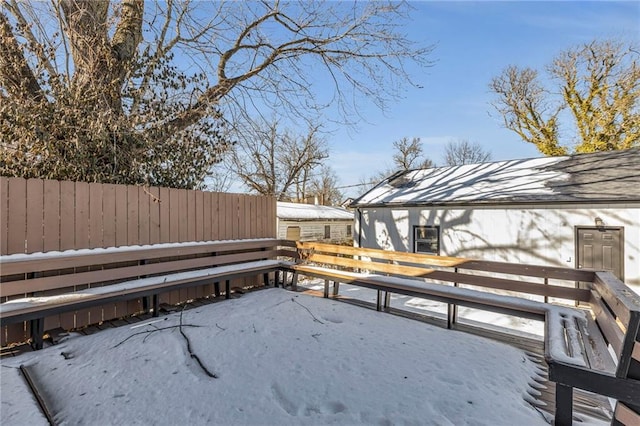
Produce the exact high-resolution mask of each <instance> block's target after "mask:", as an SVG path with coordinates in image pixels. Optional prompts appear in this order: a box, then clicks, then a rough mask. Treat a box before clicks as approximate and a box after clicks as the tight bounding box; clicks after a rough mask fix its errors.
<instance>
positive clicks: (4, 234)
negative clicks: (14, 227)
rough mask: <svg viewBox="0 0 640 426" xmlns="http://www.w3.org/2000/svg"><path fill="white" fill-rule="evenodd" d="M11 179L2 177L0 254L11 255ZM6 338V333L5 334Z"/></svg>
mask: <svg viewBox="0 0 640 426" xmlns="http://www.w3.org/2000/svg"><path fill="white" fill-rule="evenodd" d="M8 214H9V178H7V177H4V176H0V254H9V247H8V246H7V244H8V241H9V235H8V233H9V227H8V225H9V220H8V219H7V218H8ZM3 336H4V333H3Z"/></svg>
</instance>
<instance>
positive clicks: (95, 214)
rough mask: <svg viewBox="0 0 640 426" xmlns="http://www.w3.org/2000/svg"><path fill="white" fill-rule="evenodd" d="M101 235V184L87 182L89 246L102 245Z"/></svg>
mask: <svg viewBox="0 0 640 426" xmlns="http://www.w3.org/2000/svg"><path fill="white" fill-rule="evenodd" d="M103 243H104V239H103V235H102V184H100V183H90V184H89V247H90V248H96V247H104V244H103Z"/></svg>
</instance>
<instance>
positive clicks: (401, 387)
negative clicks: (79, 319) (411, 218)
mask: <svg viewBox="0 0 640 426" xmlns="http://www.w3.org/2000/svg"><path fill="white" fill-rule="evenodd" d="M346 290H347V289H345V291H346ZM406 302H408V301H405V303H406ZM414 302H415V301H414ZM181 323H182V327H180V324H181ZM183 333H184V334H183ZM187 338H188V339H187ZM187 342H189V345H188V344H187ZM190 352H191V353H193V354H195V355H196V357H197V358H194V357H192V356H190ZM198 360H200V361H201V363H202V366H200V365H199V364H198V362H197V361H198ZM20 365H25V366H27V368H28V369H29V371H30V372H31V374H32V375H33V377H34V379H35V381H36V382H37V383H38V385H39V386H40V388H41V389H42V393H43V395H44V397H45V400H46V402H47V404H48V405H49V406H50V408H51V410H52V411H53V412H54V413H55V420H56V422H58V423H60V424H68V425H79V424H87V425H98V424H99V425H104V424H117V425H122V424H127V425H134V424H158V425H176V424H189V425H200V424H218V425H311V424H313V425H317V424H340V425H345V424H346V425H392V424H403V425H404V424H416V425H418V424H419V425H431V424H433V425H514V424H517V425H532V426H533V425H544V424H547V423H546V421H545V419H544V417H543V416H542V415H541V414H540V413H539V412H538V411H536V410H535V409H534V408H532V407H531V406H530V405H529V404H527V403H526V402H525V400H524V396H525V395H526V393H527V390H528V389H529V384H530V383H531V381H532V377H534V376H535V375H536V373H537V367H536V365H535V364H533V363H532V362H531V361H529V359H528V358H527V357H526V356H525V355H524V353H523V352H522V351H520V350H518V349H515V348H513V347H510V346H507V345H503V344H500V343H497V342H494V341H491V340H487V339H484V338H481V337H478V336H474V335H469V334H464V333H461V332H457V331H451V330H445V329H441V328H438V327H433V326H429V325H426V324H423V323H420V322H417V321H412V320H409V319H405V318H401V317H397V316H393V315H388V314H383V313H379V312H376V311H373V310H369V309H363V308H359V307H356V306H352V305H349V304H345V303H340V302H338V301H335V300H327V299H321V298H317V297H311V296H308V295H305V294H300V293H292V292H290V291H286V290H283V289H267V290H261V291H256V292H251V293H248V294H245V295H243V296H242V297H240V298H238V299H232V300H228V301H224V302H222V303H214V304H210V305H206V306H202V307H198V308H193V309H188V310H184V311H182V312H177V313H173V314H170V315H167V316H164V317H161V318H155V319H153V320H150V321H147V322H145V323H140V324H136V325H133V326H125V327H119V328H115V329H110V330H105V331H101V332H99V333H96V334H93V335H90V336H80V335H71V336H70V337H69V338H67V339H66V340H64V341H63V342H62V343H60V344H58V345H56V346H52V347H49V348H47V349H44V350H42V351H39V352H32V353H26V354H23V355H21V356H19V357H14V358H6V359H3V360H2V368H1V369H0V399H1V402H2V405H1V413H0V422H1V423H2V424H3V425H30V426H35V425H39V424H46V420H45V419H44V418H43V417H42V416H41V415H40V414H39V413H38V411H37V407H36V405H35V402H34V400H33V398H32V397H31V396H30V394H29V392H28V390H27V387H26V385H25V384H24V379H23V378H22V377H21V375H20V374H21V373H20V370H19V366H20ZM207 372H208V373H211V374H213V375H215V376H216V378H213V377H210V376H209V375H208V374H207Z"/></svg>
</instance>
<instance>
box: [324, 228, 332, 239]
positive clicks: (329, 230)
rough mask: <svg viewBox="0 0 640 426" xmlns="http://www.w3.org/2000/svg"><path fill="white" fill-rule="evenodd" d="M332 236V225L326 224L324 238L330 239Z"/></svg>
mask: <svg viewBox="0 0 640 426" xmlns="http://www.w3.org/2000/svg"><path fill="white" fill-rule="evenodd" d="M329 238H331V225H325V226H324V239H325V240H328V239H329Z"/></svg>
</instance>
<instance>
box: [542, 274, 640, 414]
mask: <svg viewBox="0 0 640 426" xmlns="http://www.w3.org/2000/svg"><path fill="white" fill-rule="evenodd" d="M588 305H589V306H590V310H589V312H588V315H587V318H586V320H585V321H579V322H577V323H576V324H570V327H568V328H567V330H568V332H567V333H565V339H566V340H565V341H562V340H561V341H555V342H552V344H551V345H549V346H547V347H546V348H545V351H546V354H545V358H546V360H547V364H548V365H549V379H550V380H552V381H554V382H556V424H557V425H570V424H571V422H572V400H573V397H572V395H573V388H579V389H583V390H587V391H590V392H594V393H597V394H600V395H604V396H607V397H610V398H613V399H616V400H617V403H616V407H615V410H614V416H613V421H612V424H614V425H623V424H624V425H640V297H639V296H638V295H637V294H635V293H634V292H633V291H632V290H630V289H629V288H628V287H627V286H625V285H624V284H623V283H622V282H621V281H619V280H618V279H616V278H615V277H614V276H613V275H612V274H611V273H609V272H596V273H595V279H594V281H593V284H592V288H591V298H590V300H589V302H588ZM567 323H568V321H567ZM568 325H569V324H568ZM553 345H566V348H567V351H569V352H571V353H572V355H573V357H572V358H570V359H568V358H563V357H559V356H557V355H555V354H554V353H551V351H552V350H553V349H554V347H553Z"/></svg>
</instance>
